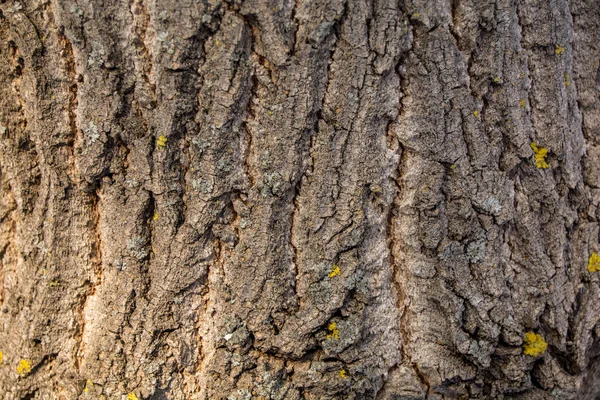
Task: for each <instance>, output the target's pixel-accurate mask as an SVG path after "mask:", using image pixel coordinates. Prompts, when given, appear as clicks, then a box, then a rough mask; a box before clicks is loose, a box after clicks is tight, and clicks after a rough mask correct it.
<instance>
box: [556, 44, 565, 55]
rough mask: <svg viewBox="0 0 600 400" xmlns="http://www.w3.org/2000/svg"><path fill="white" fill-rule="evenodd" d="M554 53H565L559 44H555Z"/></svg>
mask: <svg viewBox="0 0 600 400" xmlns="http://www.w3.org/2000/svg"><path fill="white" fill-rule="evenodd" d="M554 52H555V53H556V54H559V55H560V54H563V53H564V52H565V48H564V47H562V46H561V45H560V44H557V45H556V46H554Z"/></svg>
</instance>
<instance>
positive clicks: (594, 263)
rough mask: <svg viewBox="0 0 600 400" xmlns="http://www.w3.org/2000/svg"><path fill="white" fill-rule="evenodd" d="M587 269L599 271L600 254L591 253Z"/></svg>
mask: <svg viewBox="0 0 600 400" xmlns="http://www.w3.org/2000/svg"><path fill="white" fill-rule="evenodd" d="M588 271H590V272H600V255H598V253H592V255H590V259H589V260H588Z"/></svg>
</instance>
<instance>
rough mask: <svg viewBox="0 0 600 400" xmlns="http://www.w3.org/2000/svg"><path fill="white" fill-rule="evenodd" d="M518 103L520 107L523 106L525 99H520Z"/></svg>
mask: <svg viewBox="0 0 600 400" xmlns="http://www.w3.org/2000/svg"><path fill="white" fill-rule="evenodd" d="M519 104H520V105H521V108H525V105H526V103H525V99H521V101H520V102H519Z"/></svg>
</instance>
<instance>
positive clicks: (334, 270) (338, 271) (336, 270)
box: [327, 264, 342, 278]
mask: <svg viewBox="0 0 600 400" xmlns="http://www.w3.org/2000/svg"><path fill="white" fill-rule="evenodd" d="M341 273H342V270H341V269H340V267H339V266H338V265H336V264H334V265H333V267H331V272H330V273H329V274H328V275H327V276H328V277H330V278H333V277H334V276H338V275H339V274H341Z"/></svg>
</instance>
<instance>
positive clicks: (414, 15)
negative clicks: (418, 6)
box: [410, 12, 421, 19]
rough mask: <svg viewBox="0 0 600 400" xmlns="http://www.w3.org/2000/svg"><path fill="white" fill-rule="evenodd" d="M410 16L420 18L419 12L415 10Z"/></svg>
mask: <svg viewBox="0 0 600 400" xmlns="http://www.w3.org/2000/svg"><path fill="white" fill-rule="evenodd" d="M410 17H411V19H419V18H421V13H418V12H415V13H413V14H412V15H411V16H410Z"/></svg>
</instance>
